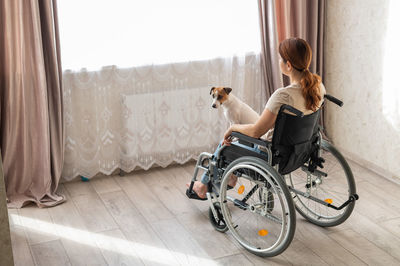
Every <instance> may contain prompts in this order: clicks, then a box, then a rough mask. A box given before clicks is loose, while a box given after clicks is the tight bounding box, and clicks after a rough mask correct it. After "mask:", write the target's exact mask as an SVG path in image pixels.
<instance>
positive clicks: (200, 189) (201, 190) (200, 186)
mask: <svg viewBox="0 0 400 266" xmlns="http://www.w3.org/2000/svg"><path fill="white" fill-rule="evenodd" d="M221 146H222V141H221V142H220V144H219V145H218V147H217V149H216V150H215V152H214V157H216V156H217V154H218V151H219V149H220V148H221ZM208 182H210V176H209V175H208V174H207V171H205V172H204V173H203V175H202V176H201V179H200V181H196V182H194V184H193V191H194V192H196V194H197V195H198V196H199V197H200V198H206V193H207V184H208ZM186 186H189V184H186Z"/></svg>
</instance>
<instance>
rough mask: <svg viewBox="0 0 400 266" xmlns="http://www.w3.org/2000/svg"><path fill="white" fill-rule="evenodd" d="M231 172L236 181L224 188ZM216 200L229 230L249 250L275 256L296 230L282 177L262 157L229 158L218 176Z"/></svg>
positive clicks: (294, 218) (285, 246)
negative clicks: (228, 161)
mask: <svg viewBox="0 0 400 266" xmlns="http://www.w3.org/2000/svg"><path fill="white" fill-rule="evenodd" d="M232 173H234V174H235V175H236V176H237V177H238V181H237V183H236V186H235V187H234V188H233V189H230V190H228V187H227V184H228V181H229V178H230V176H231V174H232ZM251 191H253V192H251ZM259 191H261V192H259ZM260 193H261V195H264V196H261V197H260ZM246 198H247V199H246ZM272 198H273V199H272ZM270 201H271V202H273V203H268V202H270ZM220 202H221V210H222V214H223V216H224V220H225V222H226V224H227V226H228V228H229V231H230V232H231V233H232V235H233V237H234V238H235V239H236V240H237V241H238V242H239V243H240V244H241V245H242V246H243V247H244V248H246V249H247V250H249V251H250V252H252V253H254V254H256V255H258V256H262V257H272V256H277V255H279V254H280V253H282V252H283V251H284V250H285V249H286V248H287V247H288V246H289V244H290V243H291V241H292V239H293V236H294V232H295V230H296V212H295V209H294V205H293V202H292V198H291V195H290V192H289V190H288V188H287V186H286V184H285V182H284V180H283V178H282V176H281V175H279V174H278V172H277V171H276V170H275V169H274V168H272V167H271V166H270V165H268V164H267V163H266V162H265V161H264V160H261V159H259V158H256V157H242V158H239V159H237V160H235V161H233V162H232V163H231V164H230V165H229V166H228V167H227V169H226V170H225V172H224V176H223V178H222V183H221V189H220ZM238 202H242V203H239V204H238ZM243 202H244V203H243Z"/></svg>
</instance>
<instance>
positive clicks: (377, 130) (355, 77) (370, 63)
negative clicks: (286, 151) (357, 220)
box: [325, 0, 400, 181]
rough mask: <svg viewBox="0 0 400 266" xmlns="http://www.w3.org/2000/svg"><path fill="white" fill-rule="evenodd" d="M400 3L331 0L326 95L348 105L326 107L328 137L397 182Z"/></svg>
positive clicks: (399, 174)
mask: <svg viewBox="0 0 400 266" xmlns="http://www.w3.org/2000/svg"><path fill="white" fill-rule="evenodd" d="M396 2H397V3H396ZM399 2H400V1H398V0H392V1H390V0H351V1H349V0H328V1H327V3H328V6H327V28H326V30H327V37H326V50H325V59H326V65H325V73H326V76H325V85H326V87H327V91H328V93H329V94H332V95H334V96H336V97H338V98H340V99H342V100H343V101H344V103H345V104H344V106H343V107H342V108H339V107H337V106H335V105H334V104H328V105H327V108H328V114H327V117H326V119H327V132H328V136H329V137H330V138H331V139H332V141H333V142H334V143H335V145H336V146H337V147H338V148H339V149H340V150H341V151H343V153H344V154H347V155H348V156H351V158H352V159H353V160H354V161H356V162H359V163H361V164H363V165H365V166H367V167H369V168H370V169H372V170H374V171H376V172H379V173H381V174H383V175H384V176H386V177H388V178H390V179H394V180H396V181H400V107H399V104H400V86H399V84H400V81H399V78H398V77H397V76H400V57H399V52H397V51H396V49H394V48H397V49H400V40H399V37H398V35H399V32H400V20H399V18H398V17H400V5H399ZM396 20H397V22H398V23H397V24H396ZM389 22H390V23H389ZM391 47H393V48H391ZM396 74H397V76H396Z"/></svg>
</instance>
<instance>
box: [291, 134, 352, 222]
mask: <svg viewBox="0 0 400 266" xmlns="http://www.w3.org/2000/svg"><path fill="white" fill-rule="evenodd" d="M321 157H322V158H324V159H325V163H324V164H323V165H324V168H318V169H317V170H319V171H321V172H324V173H326V174H327V177H324V176H317V175H314V174H313V175H310V176H309V177H307V173H306V172H305V171H303V170H302V169H301V168H299V169H297V170H296V171H294V172H292V173H291V174H289V175H287V176H286V177H287V181H286V182H287V184H288V185H289V186H291V187H293V188H294V189H296V190H299V191H302V192H303V193H304V192H305V193H309V194H310V195H312V196H314V197H316V198H318V199H320V200H323V201H326V202H329V203H330V202H332V204H333V205H335V206H337V207H339V206H340V205H342V204H343V203H344V202H345V201H347V200H348V199H349V197H350V196H351V195H354V194H356V185H355V182H354V177H353V173H352V171H351V169H350V166H349V165H348V163H347V162H346V160H345V159H344V157H343V155H341V154H340V152H339V151H338V150H337V149H336V148H335V147H334V146H333V145H332V144H330V143H329V142H327V141H325V140H322V141H321ZM291 193H292V197H293V202H294V204H295V207H296V210H297V212H298V213H300V215H302V216H303V217H304V218H306V219H307V220H308V221H310V222H311V223H313V224H316V225H318V226H322V227H329V226H336V225H339V224H341V223H343V222H344V221H346V219H347V218H348V217H349V216H350V214H351V213H352V211H353V209H354V205H355V201H353V202H351V203H350V204H349V205H347V206H346V207H344V208H343V209H342V210H335V209H333V208H330V207H328V206H325V205H323V204H320V203H318V202H316V201H314V200H312V199H309V198H307V197H304V196H302V195H300V194H298V193H296V192H294V191H293V190H292V191H291Z"/></svg>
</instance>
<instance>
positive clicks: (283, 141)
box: [272, 105, 321, 174]
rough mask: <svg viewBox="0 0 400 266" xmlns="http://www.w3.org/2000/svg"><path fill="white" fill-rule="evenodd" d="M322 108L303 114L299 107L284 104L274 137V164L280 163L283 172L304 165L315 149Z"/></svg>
mask: <svg viewBox="0 0 400 266" xmlns="http://www.w3.org/2000/svg"><path fill="white" fill-rule="evenodd" d="M285 110H289V111H295V112H293V113H295V114H296V115H293V114H289V113H286V112H285ZM320 110H321V108H319V109H318V110H317V111H315V112H314V113H312V114H309V115H305V116H303V114H302V113H301V112H300V111H298V110H297V109H295V108H293V107H291V106H288V105H282V107H281V109H280V110H279V113H278V116H277V118H276V121H275V129H274V134H273V137H272V154H273V158H272V164H273V165H275V164H279V168H278V170H279V172H280V173H281V174H288V173H290V172H292V171H294V170H296V169H297V168H299V167H300V166H302V165H304V164H305V163H306V162H307V161H308V160H309V159H310V155H311V154H312V152H313V151H315V149H316V142H317V140H318V132H319V124H318V121H319V117H320V112H321V111H320Z"/></svg>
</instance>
